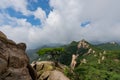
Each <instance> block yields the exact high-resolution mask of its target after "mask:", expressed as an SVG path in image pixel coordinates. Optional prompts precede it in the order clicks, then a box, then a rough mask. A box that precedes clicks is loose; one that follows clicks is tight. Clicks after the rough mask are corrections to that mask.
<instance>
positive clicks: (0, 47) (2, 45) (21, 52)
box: [0, 31, 37, 80]
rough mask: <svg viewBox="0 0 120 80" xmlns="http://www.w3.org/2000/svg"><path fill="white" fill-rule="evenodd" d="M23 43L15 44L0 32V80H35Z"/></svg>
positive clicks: (35, 76) (34, 73)
mask: <svg viewBox="0 0 120 80" xmlns="http://www.w3.org/2000/svg"><path fill="white" fill-rule="evenodd" d="M25 50H26V45H25V44H24V43H19V44H16V43H15V42H14V41H12V40H9V39H8V38H7V37H6V35H5V34H4V33H2V32H1V31H0V80H37V79H36V78H37V75H36V72H35V70H34V69H33V68H32V67H31V65H30V64H29V58H28V56H27V55H26V53H25Z"/></svg>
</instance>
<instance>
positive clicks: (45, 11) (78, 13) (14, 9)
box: [0, 0, 120, 48]
mask: <svg viewBox="0 0 120 80" xmlns="http://www.w3.org/2000/svg"><path fill="white" fill-rule="evenodd" d="M0 31H3V32H4V33H5V34H6V35H7V36H8V38H10V39H12V40H14V41H16V42H17V43H18V42H25V43H26V44H27V46H28V48H36V47H38V46H41V45H45V44H50V43H60V44H64V43H69V42H71V41H73V40H76V41H79V40H81V39H86V40H88V41H91V42H94V41H95V42H108V41H119V42H120V0H1V2H0Z"/></svg>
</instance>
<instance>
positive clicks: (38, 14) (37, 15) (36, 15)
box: [33, 7, 46, 23]
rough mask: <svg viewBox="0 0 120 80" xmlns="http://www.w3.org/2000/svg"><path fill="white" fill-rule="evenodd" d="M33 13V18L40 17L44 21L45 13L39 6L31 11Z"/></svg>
mask: <svg viewBox="0 0 120 80" xmlns="http://www.w3.org/2000/svg"><path fill="white" fill-rule="evenodd" d="M33 14H34V16H35V18H38V19H40V20H41V22H42V23H44V22H45V20H46V13H45V11H43V10H42V9H41V8H40V7H39V8H37V10H36V11H35V12H33Z"/></svg>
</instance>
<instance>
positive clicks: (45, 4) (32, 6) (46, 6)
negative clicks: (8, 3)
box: [3, 0, 52, 25]
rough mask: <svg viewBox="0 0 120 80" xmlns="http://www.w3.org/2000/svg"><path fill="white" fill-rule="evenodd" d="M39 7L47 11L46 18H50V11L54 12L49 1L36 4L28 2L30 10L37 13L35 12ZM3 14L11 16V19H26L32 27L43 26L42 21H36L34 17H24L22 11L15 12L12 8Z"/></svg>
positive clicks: (44, 0)
mask: <svg viewBox="0 0 120 80" xmlns="http://www.w3.org/2000/svg"><path fill="white" fill-rule="evenodd" d="M38 7H40V8H42V9H43V10H44V11H45V13H46V16H48V15H49V13H50V11H52V7H50V5H49V0H38V1H37V2H35V1H33V0H28V5H27V9H28V10H30V11H35V10H37V8H38ZM3 12H5V13H7V14H9V15H10V16H11V17H16V18H25V19H27V21H28V22H30V23H31V24H32V25H40V24H41V20H40V19H35V16H34V15H28V16H26V15H23V14H22V13H21V12H20V11H15V10H14V9H13V8H11V7H8V8H6V9H5V10H4V11H3Z"/></svg>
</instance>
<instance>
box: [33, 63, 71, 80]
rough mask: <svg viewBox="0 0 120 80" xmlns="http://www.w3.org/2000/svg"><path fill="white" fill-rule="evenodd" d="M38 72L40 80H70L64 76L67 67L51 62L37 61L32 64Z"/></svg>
mask: <svg viewBox="0 0 120 80" xmlns="http://www.w3.org/2000/svg"><path fill="white" fill-rule="evenodd" d="M31 65H32V66H33V67H34V69H35V70H36V71H37V75H38V76H37V78H38V80H70V79H69V78H68V77H66V76H65V75H64V73H63V72H64V70H65V68H66V66H64V65H62V64H60V63H55V62H51V61H40V62H39V61H37V62H33V63H32V64H31Z"/></svg>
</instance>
